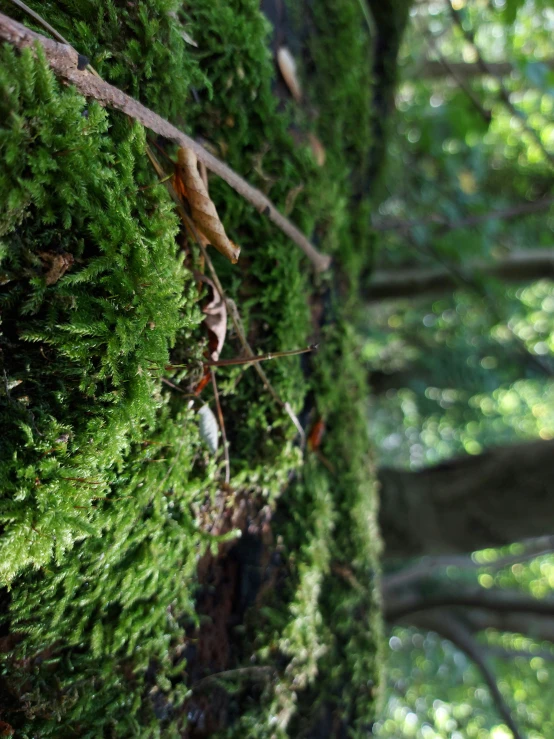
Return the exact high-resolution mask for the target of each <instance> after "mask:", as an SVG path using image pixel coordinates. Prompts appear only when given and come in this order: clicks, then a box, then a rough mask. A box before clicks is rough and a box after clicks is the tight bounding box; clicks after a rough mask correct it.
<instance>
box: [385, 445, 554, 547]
mask: <svg viewBox="0 0 554 739" xmlns="http://www.w3.org/2000/svg"><path fill="white" fill-rule="evenodd" d="M379 480H380V484H381V509H380V514H379V523H380V526H381V533H382V536H383V540H384V545H385V552H384V554H385V557H389V558H390V557H416V556H420V555H424V554H448V553H459V552H472V551H475V550H478V549H484V548H486V547H495V546H504V545H506V544H511V543H512V542H514V541H521V540H522V539H526V538H530V537H535V536H542V535H546V534H549V533H551V532H552V527H553V521H554V440H552V441H539V442H531V443H525V444H515V445H512V446H507V447H498V448H496V449H491V450H489V451H487V452H484V453H483V454H480V455H476V456H467V457H459V458H455V459H452V460H450V461H448V462H444V463H442V464H439V465H436V466H434V467H429V468H426V469H423V470H420V471H417V472H410V471H406V470H396V469H390V468H382V469H381V470H380V471H379Z"/></svg>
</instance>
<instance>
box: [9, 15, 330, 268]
mask: <svg viewBox="0 0 554 739" xmlns="http://www.w3.org/2000/svg"><path fill="white" fill-rule="evenodd" d="M0 39H3V40H4V41H8V42H9V43H10V44H12V45H13V46H15V47H16V48H18V49H25V48H29V47H33V46H34V45H35V44H36V43H37V42H38V43H39V44H40V45H41V46H42V50H43V52H44V54H45V56H46V59H47V61H48V63H49V65H50V67H51V68H52V70H53V71H54V72H55V73H56V74H57V75H58V76H59V77H61V78H62V79H64V80H66V81H67V82H70V83H71V84H72V85H74V86H75V88H76V89H77V90H78V91H79V92H80V93H81V94H82V95H84V96H86V97H89V98H94V99H95V100H96V101H97V102H98V103H100V105H104V106H107V107H109V108H114V109H115V110H119V111H121V112H122V113H125V115H127V116H129V117H130V118H132V119H134V120H136V121H138V122H139V123H142V125H143V126H145V127H146V128H149V129H150V130H151V131H154V132H155V133H157V134H158V135H159V136H163V137H164V138H166V139H168V140H169V141H172V142H173V143H175V144H177V145H178V146H184V147H186V148H188V149H192V150H193V151H194V153H195V154H196V156H197V157H198V159H199V160H200V161H201V162H203V163H204V164H205V165H206V167H207V168H208V169H209V170H211V171H212V172H214V173H215V174H217V175H219V177H221V179H223V180H225V182H227V184H228V185H230V186H231V187H232V188H233V189H234V190H235V191H236V192H238V193H239V195H242V197H243V198H245V199H246V200H248V202H250V203H251V204H252V205H253V206H254V207H255V208H256V209H257V210H258V211H259V212H260V213H263V214H264V215H266V216H267V217H268V218H269V219H270V220H271V221H273V223H275V225H276V226H277V227H278V228H279V229H281V231H283V233H285V234H286V235H287V236H288V237H289V238H290V239H291V240H292V241H294V243H295V244H296V245H297V246H299V247H300V249H302V251H303V252H304V254H305V255H306V256H307V257H308V259H310V261H311V262H312V264H313V266H314V267H315V269H316V270H317V271H324V270H326V269H327V268H328V267H329V265H330V263H331V258H330V257H329V256H327V255H324V254H321V253H320V252H318V251H317V249H316V248H315V247H314V246H313V244H312V243H311V242H310V241H309V240H308V239H307V238H306V236H304V234H303V233H302V232H301V231H300V230H299V229H298V228H297V227H296V226H295V225H294V224H293V223H291V222H290V221H289V220H288V219H287V218H285V216H283V215H282V214H281V213H280V212H279V211H278V210H277V208H276V207H275V205H274V204H273V203H272V202H271V201H270V200H269V199H268V198H267V197H266V196H265V195H264V194H263V193H262V192H260V190H258V189H257V188H255V187H253V186H252V185H249V184H248V182H246V180H244V179H243V178H242V177H241V176H240V175H238V174H237V173H236V172H235V171H234V170H232V169H231V168H230V167H228V166H227V165H226V164H224V163H223V162H221V161H220V160H219V159H217V158H216V157H214V156H213V155H212V154H210V153H209V152H208V151H206V149H204V147H203V146H201V145H200V144H198V143H197V142H196V141H195V140H194V139H192V138H190V136H187V135H186V134H184V133H183V132H182V131H180V130H179V129H178V128H176V127H175V126H173V125H172V124H171V123H169V121H166V120H165V119H164V118H162V117H161V116H159V115H158V114H157V113H154V111H152V110H150V109H149V108H146V107H145V106H144V105H142V104H141V103H139V102H138V101H137V100H134V99H133V98H132V97H130V96H129V95H126V94H125V93H124V92H122V91H121V90H119V89H118V88H116V87H114V86H113V85H110V84H108V83H107V82H105V81H104V80H102V79H101V78H100V77H97V76H95V75H94V74H92V73H91V72H90V71H88V70H87V69H85V70H83V71H81V70H79V69H78V54H77V52H76V51H75V49H73V48H71V47H70V46H68V45H64V44H60V43H58V42H57V41H53V40H52V39H49V38H46V37H45V36H42V35H41V34H39V33H35V32H34V31H31V30H30V29H28V28H27V27H26V26H23V25H22V24H21V23H17V22H16V21H14V20H12V19H11V18H9V17H8V16H6V15H4V14H2V13H0Z"/></svg>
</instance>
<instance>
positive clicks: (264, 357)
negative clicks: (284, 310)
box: [204, 344, 317, 367]
mask: <svg viewBox="0 0 554 739" xmlns="http://www.w3.org/2000/svg"><path fill="white" fill-rule="evenodd" d="M316 349H317V344H311V345H310V346H306V347H305V348H304V349H291V350H290V351H286V352H268V353H267V354H258V355H257V356H254V357H233V359H218V360H206V361H205V362H204V365H205V366H206V367H232V366H234V365H241V364H253V363H254V362H267V361H269V360H270V359H280V358H281V357H296V356H298V355H299V354H308V353H309V352H313V351H315V350H316Z"/></svg>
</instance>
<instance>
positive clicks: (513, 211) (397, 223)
mask: <svg viewBox="0 0 554 739" xmlns="http://www.w3.org/2000/svg"><path fill="white" fill-rule="evenodd" d="M553 203H554V198H542V199H541V200H536V201H533V202H530V203H522V204H521V205H513V206H511V207H510V208H503V209H501V210H489V211H488V212H487V213H480V214H478V215H470V216H466V217H465V218H461V219H460V220H458V221H448V220H446V219H445V218H443V217H442V216H439V215H432V216H429V217H427V218H414V219H411V220H403V219H400V218H389V219H383V220H378V221H376V222H375V223H373V225H372V228H373V229H374V230H375V231H409V230H411V229H412V228H416V227H417V226H426V225H428V224H429V225H435V226H437V227H438V228H439V229H440V231H441V232H443V233H446V232H447V231H456V230H458V229H461V228H473V226H478V225H479V224H481V223H486V221H491V220H509V219H511V218H517V217H518V216H526V215H531V214H532V213H538V212H539V211H541V210H547V209H548V208H550V206H551V205H552V204H553Z"/></svg>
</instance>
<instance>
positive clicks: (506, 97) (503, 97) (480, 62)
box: [446, 0, 554, 166]
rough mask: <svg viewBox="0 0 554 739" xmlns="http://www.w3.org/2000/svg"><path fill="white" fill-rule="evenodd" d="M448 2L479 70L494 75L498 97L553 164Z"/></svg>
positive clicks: (553, 158) (553, 160)
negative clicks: (474, 55)
mask: <svg viewBox="0 0 554 739" xmlns="http://www.w3.org/2000/svg"><path fill="white" fill-rule="evenodd" d="M446 1H447V3H448V6H449V8H450V13H451V15H452V18H453V20H454V23H455V24H456V26H457V27H458V28H459V29H460V32H461V33H462V35H463V37H464V38H465V40H466V41H467V42H468V44H470V45H471V46H472V47H473V49H474V51H475V53H476V55H477V64H478V65H479V66H480V68H481V70H482V71H483V72H484V73H485V74H489V75H491V76H492V77H494V78H495V79H496V81H497V83H498V90H499V98H500V100H501V101H502V103H504V105H505V106H506V107H507V108H508V110H509V111H510V113H511V114H512V115H513V116H515V117H516V118H517V119H518V120H519V122H520V123H521V126H522V128H523V130H524V131H525V132H526V133H527V134H528V135H529V136H530V137H531V138H532V139H533V141H534V142H535V144H536V145H537V146H538V147H539V149H540V150H541V151H542V153H543V154H544V156H545V158H546V159H547V161H548V162H549V163H550V165H551V166H554V154H552V153H551V152H549V151H548V149H547V148H546V147H545V146H544V144H543V142H542V140H541V137H540V136H539V134H538V133H537V132H536V131H535V129H534V128H533V127H532V126H530V125H529V123H528V121H527V118H526V116H525V115H524V114H523V113H522V112H521V110H519V108H516V106H515V105H514V104H513V103H512V101H511V100H510V93H509V91H508V89H507V88H506V86H505V84H504V81H503V79H502V77H499V76H498V75H496V74H494V73H493V70H492V69H491V68H490V67H489V65H488V64H487V62H486V61H485V59H484V58H483V55H482V54H481V50H480V49H479V47H478V46H477V44H476V43H475V36H474V34H473V31H469V30H467V29H466V28H464V24H463V22H462V16H461V13H460V11H459V10H456V9H455V8H454V6H453V5H452V2H451V0H446Z"/></svg>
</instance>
